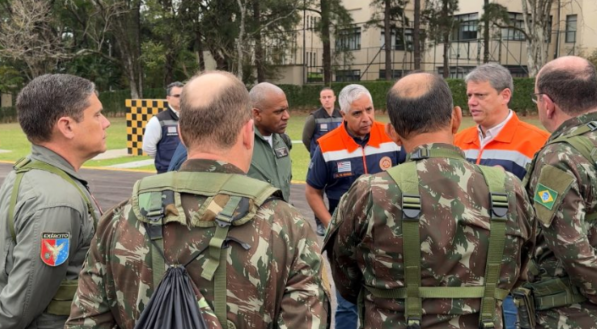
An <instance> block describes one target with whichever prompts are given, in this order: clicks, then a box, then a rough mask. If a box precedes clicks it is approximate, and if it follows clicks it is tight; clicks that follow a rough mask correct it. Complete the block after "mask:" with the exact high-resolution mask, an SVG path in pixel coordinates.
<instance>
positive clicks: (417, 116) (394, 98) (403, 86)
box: [387, 73, 452, 138]
mask: <svg viewBox="0 0 597 329" xmlns="http://www.w3.org/2000/svg"><path fill="white" fill-rule="evenodd" d="M387 109H388V114H389V116H390V121H391V122H392V126H394V129H395V130H396V132H397V133H398V134H399V135H400V136H402V137H403V138H409V136H410V135H411V134H421V133H426V132H434V131H437V130H440V129H447V128H449V127H450V122H451V118H452V94H451V93H450V88H449V87H448V84H447V83H446V82H445V81H444V80H443V79H442V78H441V77H440V76H438V75H436V74H431V73H412V74H409V75H407V76H405V77H404V78H402V79H400V80H398V82H396V83H395V84H394V86H393V87H392V89H390V91H389V92H388V96H387Z"/></svg>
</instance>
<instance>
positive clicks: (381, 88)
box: [280, 78, 536, 115]
mask: <svg viewBox="0 0 597 329" xmlns="http://www.w3.org/2000/svg"><path fill="white" fill-rule="evenodd" d="M446 81H447V82H448V86H450V89H451V90H452V97H453V98H454V105H458V106H460V107H462V109H463V110H465V111H466V110H467V108H468V105H467V99H466V84H465V83H464V80H462V79H447V80H446ZM358 83H359V84H361V85H363V86H365V87H366V88H367V89H368V90H369V92H371V96H373V104H374V106H375V108H376V109H377V110H382V111H385V104H386V94H387V92H388V90H390V88H391V87H392V85H393V84H394V81H361V82H358ZM348 84H349V83H348V82H342V83H340V82H335V83H332V86H331V88H332V89H333V90H334V92H335V93H336V95H338V94H339V93H340V90H342V88H344V87H345V86H347V85H348ZM534 86H535V79H532V78H515V79H514V96H513V97H512V99H511V100H510V104H509V105H510V108H511V109H512V110H514V111H516V112H519V113H522V114H523V115H526V114H527V113H529V112H534V111H536V105H535V104H534V103H533V101H532V100H531V93H533V90H534ZM280 88H282V89H283V90H284V92H286V98H287V99H288V103H289V104H290V107H291V108H293V109H309V110H310V109H315V108H317V107H319V106H320V103H319V91H320V90H321V89H322V88H323V85H305V86H302V87H301V86H295V85H280Z"/></svg>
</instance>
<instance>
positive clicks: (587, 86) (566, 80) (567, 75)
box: [535, 56, 597, 115]
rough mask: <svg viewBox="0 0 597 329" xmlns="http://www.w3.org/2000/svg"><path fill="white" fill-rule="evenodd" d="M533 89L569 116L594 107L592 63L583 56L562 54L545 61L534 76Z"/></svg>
mask: <svg viewBox="0 0 597 329" xmlns="http://www.w3.org/2000/svg"><path fill="white" fill-rule="evenodd" d="M535 89H536V90H535V91H536V92H537V93H540V94H545V95H547V96H548V97H549V98H550V99H551V100H552V101H553V102H554V103H555V104H556V105H558V106H559V108H560V109H561V110H562V111H563V112H565V113H567V114H569V115H578V114H582V113H585V112H587V111H590V110H594V109H597V74H596V72H595V66H593V64H591V63H590V62H589V61H587V60H586V59H584V58H582V57H578V56H564V57H560V58H557V59H554V60H553V61H551V62H549V63H547V64H545V66H543V68H542V69H541V70H540V71H539V74H538V75H537V77H536V80H535Z"/></svg>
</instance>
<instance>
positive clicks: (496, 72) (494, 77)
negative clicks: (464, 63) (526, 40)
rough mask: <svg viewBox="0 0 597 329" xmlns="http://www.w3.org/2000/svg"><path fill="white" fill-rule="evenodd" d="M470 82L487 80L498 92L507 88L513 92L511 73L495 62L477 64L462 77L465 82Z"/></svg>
mask: <svg viewBox="0 0 597 329" xmlns="http://www.w3.org/2000/svg"><path fill="white" fill-rule="evenodd" d="M469 81H472V82H477V83H478V82H485V81H487V82H489V84H490V85H491V87H492V88H493V89H495V90H497V91H498V92H501V91H502V90H504V89H506V88H508V89H510V92H511V93H512V94H514V83H513V82H512V75H511V74H510V71H508V69H507V68H505V67H503V66H501V65H500V64H497V63H487V64H483V65H480V66H477V67H476V68H475V69H474V70H472V71H471V72H470V73H469V74H467V75H466V77H465V78H464V82H465V83H469Z"/></svg>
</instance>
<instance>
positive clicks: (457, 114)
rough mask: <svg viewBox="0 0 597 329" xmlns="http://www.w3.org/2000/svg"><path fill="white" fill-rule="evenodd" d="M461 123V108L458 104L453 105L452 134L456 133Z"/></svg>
mask: <svg viewBox="0 0 597 329" xmlns="http://www.w3.org/2000/svg"><path fill="white" fill-rule="evenodd" d="M461 123H462V109H461V108H460V106H454V108H453V109H452V134H456V133H457V132H458V129H459V128H460V124H461Z"/></svg>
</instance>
